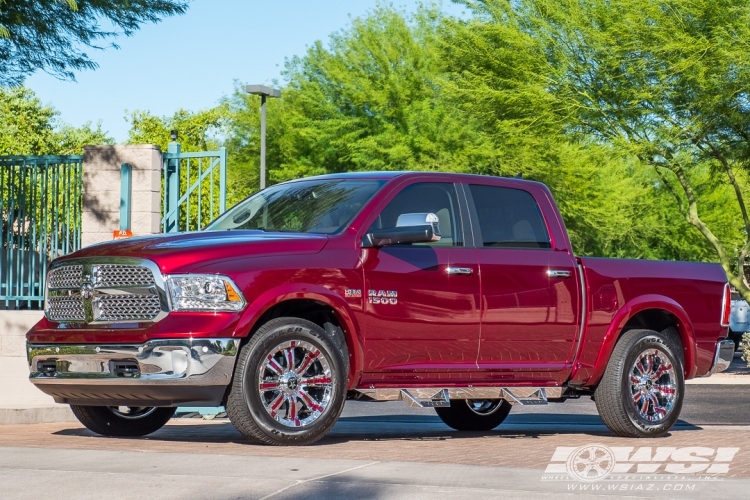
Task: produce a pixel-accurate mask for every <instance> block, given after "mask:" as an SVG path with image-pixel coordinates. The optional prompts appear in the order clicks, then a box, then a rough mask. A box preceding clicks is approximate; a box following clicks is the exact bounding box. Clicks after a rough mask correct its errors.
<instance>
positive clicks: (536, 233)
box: [465, 183, 580, 382]
mask: <svg viewBox="0 0 750 500" xmlns="http://www.w3.org/2000/svg"><path fill="white" fill-rule="evenodd" d="M523 186H524V184H522V183H513V184H511V185H505V186H503V185H497V184H494V185H492V184H481V183H476V184H474V183H470V184H467V185H466V186H465V189H466V192H467V198H468V199H469V206H470V211H471V213H472V217H473V220H474V221H475V223H474V230H475V233H474V237H475V241H476V246H477V258H478V261H479V268H480V273H481V287H482V291H481V301H482V313H481V334H480V346H479V355H478V359H477V364H478V367H479V369H480V370H483V371H485V372H486V374H487V376H489V377H490V378H494V379H510V380H519V379H528V380H530V381H534V382H542V381H558V382H559V381H561V380H562V378H564V377H565V375H564V373H566V372H567V370H566V369H567V368H568V366H567V363H568V361H569V360H570V359H571V356H572V348H573V344H574V341H575V339H576V335H577V331H578V324H579V323H578V322H579V317H578V316H579V308H580V304H579V292H578V283H577V266H576V262H575V259H574V257H573V255H572V254H571V253H570V251H569V249H568V248H564V249H557V248H554V247H553V241H552V238H551V237H550V231H549V229H548V220H546V219H548V218H551V217H547V218H545V216H544V215H543V213H542V210H541V209H540V206H539V204H538V203H537V201H536V199H535V198H534V196H533V195H532V193H531V192H530V191H528V190H526V189H524V188H523ZM548 215H550V216H551V215H553V214H552V213H549V214H548ZM554 222H556V221H554ZM564 246H565V247H567V245H564Z"/></svg>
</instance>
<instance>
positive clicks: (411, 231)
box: [363, 213, 440, 247]
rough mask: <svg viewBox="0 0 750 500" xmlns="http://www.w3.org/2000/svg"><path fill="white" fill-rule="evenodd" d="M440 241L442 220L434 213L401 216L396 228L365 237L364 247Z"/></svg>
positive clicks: (371, 233) (372, 233) (373, 232)
mask: <svg viewBox="0 0 750 500" xmlns="http://www.w3.org/2000/svg"><path fill="white" fill-rule="evenodd" d="M436 241H440V219H439V218H438V216H437V215H435V214H433V213H415V214H401V215H399V216H398V219H397V221H396V227H392V228H385V229H376V230H374V231H371V232H370V233H368V234H367V235H366V236H365V240H364V241H363V246H365V247H383V246H386V245H398V244H399V243H433V242H436Z"/></svg>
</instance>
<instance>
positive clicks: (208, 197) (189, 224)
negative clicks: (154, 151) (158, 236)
mask: <svg viewBox="0 0 750 500" xmlns="http://www.w3.org/2000/svg"><path fill="white" fill-rule="evenodd" d="M162 158H163V160H164V168H163V172H164V178H163V181H162V191H163V193H164V203H163V204H162V219H161V227H162V231H163V232H165V233H175V232H178V231H199V230H201V229H202V228H203V227H204V226H205V225H207V224H208V223H209V222H211V221H212V220H214V219H215V218H216V217H218V216H219V215H220V214H222V213H224V212H225V211H226V209H227V207H226V205H227V196H226V195H227V150H226V149H225V148H221V149H219V150H217V151H201V152H198V153H183V152H181V151H180V145H179V144H178V143H176V142H172V143H170V144H169V148H168V151H167V153H164V154H163V155H162Z"/></svg>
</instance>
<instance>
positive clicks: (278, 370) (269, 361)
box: [266, 354, 284, 375]
mask: <svg viewBox="0 0 750 500" xmlns="http://www.w3.org/2000/svg"><path fill="white" fill-rule="evenodd" d="M266 368H268V369H269V370H271V371H272V372H274V373H275V374H276V375H281V374H282V373H284V369H283V368H282V367H281V365H279V364H278V363H277V362H276V360H275V359H273V354H269V355H268V357H267V358H266Z"/></svg>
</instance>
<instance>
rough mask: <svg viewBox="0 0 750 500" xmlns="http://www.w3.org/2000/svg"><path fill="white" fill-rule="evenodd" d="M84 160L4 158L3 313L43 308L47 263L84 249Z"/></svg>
mask: <svg viewBox="0 0 750 500" xmlns="http://www.w3.org/2000/svg"><path fill="white" fill-rule="evenodd" d="M82 187H83V157H82V156H78V155H75V156H0V226H1V227H2V235H1V238H0V240H1V241H0V309H21V308H24V309H39V308H41V306H42V302H43V301H44V284H45V279H46V271H47V264H48V263H49V262H50V261H51V260H52V259H54V258H56V257H58V256H60V255H65V254H67V253H71V252H74V251H76V250H78V249H79V248H81V213H82V208H83V207H82V196H81V193H82Z"/></svg>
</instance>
